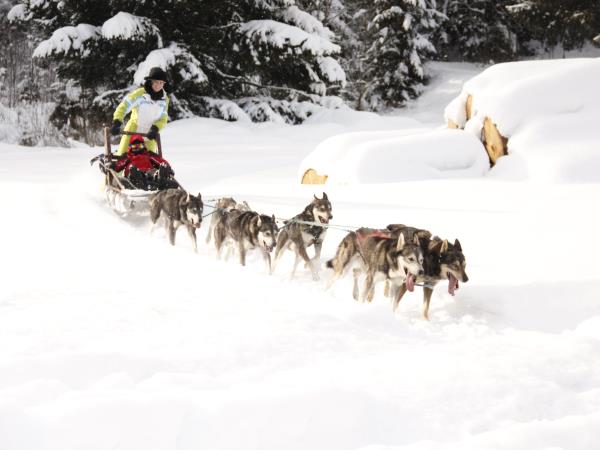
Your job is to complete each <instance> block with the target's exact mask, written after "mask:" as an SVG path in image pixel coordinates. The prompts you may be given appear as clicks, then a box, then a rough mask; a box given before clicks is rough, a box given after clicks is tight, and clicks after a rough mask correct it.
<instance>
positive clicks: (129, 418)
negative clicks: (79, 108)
mask: <svg viewBox="0 0 600 450" xmlns="http://www.w3.org/2000/svg"><path fill="white" fill-rule="evenodd" d="M446 67H447V68H446ZM468 67H469V66H467V65H460V66H457V65H448V66H444V65H442V64H438V65H436V70H438V73H439V77H438V78H436V79H434V81H433V85H432V89H433V90H434V91H435V92H434V93H432V94H431V95H429V94H428V95H427V96H426V97H424V98H422V99H420V100H419V101H418V102H416V103H414V104H412V105H411V106H410V107H409V109H406V110H405V111H403V112H401V114H399V115H395V116H387V117H380V116H376V115H374V114H369V113H360V112H356V111H349V110H347V109H339V110H335V111H329V112H327V113H325V112H323V113H318V114H315V115H313V116H311V118H310V119H309V120H308V121H307V122H308V123H306V124H304V125H301V126H295V127H293V126H289V125H285V124H276V123H272V122H269V123H259V124H256V123H249V122H226V121H221V120H216V119H197V118H196V119H186V120H181V121H177V122H173V123H170V124H168V125H167V127H166V128H165V130H164V133H163V136H162V141H163V145H164V149H165V156H166V157H167V158H168V159H169V160H170V161H171V163H172V164H173V166H174V168H175V171H176V175H177V178H178V179H179V180H180V181H181V183H182V184H183V186H185V187H186V188H187V189H188V190H190V191H191V192H198V191H200V192H201V193H202V195H203V197H204V198H205V199H206V200H208V199H210V198H214V197H217V196H226V195H227V196H228V195H232V196H233V197H234V198H236V199H237V200H239V201H241V200H247V201H248V202H249V204H250V205H251V206H252V207H253V208H255V209H256V210H258V211H261V212H265V213H273V214H275V215H276V216H277V217H281V218H289V217H292V216H293V215H295V214H297V213H299V212H300V211H301V210H302V209H303V208H304V206H305V205H306V204H307V203H308V202H309V201H310V199H311V198H312V197H313V195H314V194H317V195H319V196H320V195H321V192H322V191H323V190H326V192H327V194H328V196H329V198H330V199H331V201H332V203H333V215H334V218H333V221H332V224H333V225H336V226H339V227H342V228H345V227H350V226H374V227H381V226H385V225H386V224H388V223H390V222H395V223H398V222H400V223H406V224H410V225H414V226H419V227H424V228H427V229H429V230H431V231H432V232H433V233H435V234H438V235H440V236H442V237H444V238H448V239H451V240H453V239H454V238H459V239H460V242H461V244H462V247H463V249H464V252H465V255H466V259H467V272H468V275H469V278H470V280H469V282H468V283H465V284H461V286H460V289H459V290H458V291H457V294H456V296H455V297H450V296H449V295H448V294H447V291H446V286H445V285H442V284H440V286H438V287H437V288H436V289H435V292H434V294H433V299H432V304H431V311H430V318H431V320H430V321H429V322H426V321H424V320H423V319H422V318H421V313H420V309H421V292H420V289H417V290H416V292H415V293H408V294H407V295H406V297H405V298H404V299H403V300H402V302H401V303H400V308H399V311H398V312H397V313H396V314H395V315H394V314H392V312H391V307H390V305H389V303H388V301H387V300H386V299H385V298H384V297H383V295H382V292H381V291H382V289H378V291H377V293H376V297H375V299H374V301H373V302H372V303H370V304H361V303H357V302H355V301H354V300H352V297H351V288H352V286H351V285H352V283H351V280H350V279H349V278H345V279H342V280H340V281H339V282H338V283H336V284H335V285H334V286H333V287H332V288H331V289H330V290H325V285H326V284H327V282H328V280H329V277H330V276H331V273H330V272H328V271H327V270H326V269H325V268H322V271H321V275H322V279H321V280H320V281H319V282H314V281H312V278H311V276H310V273H309V272H308V271H307V270H305V269H303V268H302V265H300V267H299V269H298V273H297V275H296V278H295V279H293V280H290V276H289V274H290V271H291V267H292V264H293V256H292V255H291V254H286V255H285V256H284V257H283V258H282V260H281V262H280V264H279V265H278V267H277V269H276V271H275V273H274V274H273V275H272V276H268V275H266V274H265V268H264V265H263V262H262V260H261V258H260V256H258V255H252V256H251V257H250V258H249V260H248V263H247V266H246V267H241V266H239V264H237V261H236V260H235V258H232V259H231V260H229V261H218V260H216V258H215V251H214V249H213V248H212V247H210V246H207V245H206V244H204V242H203V238H204V233H205V232H206V229H207V227H206V225H203V227H202V228H201V230H200V233H199V238H200V239H199V252H198V254H195V253H194V252H193V250H192V245H191V242H190V240H189V239H188V236H187V235H186V233H185V232H184V231H182V230H180V231H179V233H178V235H177V242H176V245H175V246H174V247H172V246H170V245H169V244H168V242H167V240H166V238H165V235H164V232H163V231H162V230H156V231H155V232H154V234H150V231H149V228H150V225H149V223H148V221H147V219H144V218H140V219H137V220H136V219H129V220H125V219H121V218H120V217H118V216H117V215H115V214H114V213H113V212H112V211H110V210H109V209H108V208H107V207H106V205H105V203H104V199H103V194H102V189H101V183H100V179H101V177H100V173H99V172H98V170H97V168H95V167H94V168H90V167H89V164H88V161H89V159H90V158H91V157H92V156H94V155H96V154H98V153H100V152H101V150H102V149H101V148H78V149H64V148H24V147H19V146H15V145H9V144H0V154H1V159H2V164H1V165H0V186H1V189H0V203H1V204H2V205H3V208H4V209H5V211H6V212H7V214H6V215H5V220H3V221H2V229H1V231H2V233H0V248H2V257H3V258H2V260H3V267H2V274H3V276H2V289H1V290H0V443H1V444H0V447H1V448H2V450H32V449H36V450H54V449H60V450H75V449H82V448H85V449H91V450H94V449H102V450H104V449H117V448H123V449H131V450H137V449H140V450H141V449H143V450H166V449H169V450H174V449H177V450H188V449H190V450H191V449H198V448H208V449H214V450H224V449H240V448H244V449H257V450H258V449H261V450H269V449H284V448H285V449H290V450H295V449H302V450H304V449H328V450H347V449H360V450H383V449H385V450H398V449H401V450H425V449H427V450H429V449H433V450H449V449H477V450H499V449H506V448H510V449H527V450H549V449H558V448H564V449H569V450H591V449H594V448H596V446H597V442H598V439H599V438H600V432H599V431H598V430H600V426H599V425H600V414H599V413H598V411H600V336H599V333H598V325H599V324H600V301H599V294H600V276H599V273H598V269H597V262H596V259H597V254H598V252H599V251H600V245H599V244H598V243H597V239H595V233H596V232H597V230H598V229H599V228H600V217H599V216H598V214H596V212H595V209H594V207H593V205H595V204H596V203H597V199H598V196H599V195H600V185H599V184H598V183H587V184H585V183H581V182H573V183H569V184H564V183H557V182H553V181H552V180H547V182H546V183H544V184H540V183H538V182H537V181H536V180H535V179H533V178H525V179H521V180H520V181H519V182H515V181H511V180H510V179H507V178H506V179H505V178H503V179H498V178H494V177H490V176H487V177H476V178H460V179H427V180H418V181H401V182H394V183H369V184H360V183H356V184H349V185H331V186H329V185H326V186H305V185H299V184H298V182H297V171H298V167H299V164H300V162H301V161H302V160H303V159H304V158H305V157H306V156H307V155H308V154H310V153H311V152H312V150H313V149H314V148H315V147H316V146H317V145H319V144H320V143H322V142H323V141H324V140H325V139H327V138H331V137H333V136H335V135H339V134H344V135H345V136H346V138H347V137H348V136H349V135H348V133H350V132H355V133H363V136H364V142H368V139H367V138H368V133H376V134H378V135H379V136H380V137H381V136H383V137H385V136H388V135H389V136H393V135H394V134H396V133H398V132H400V131H403V132H405V133H406V134H407V137H408V136H413V137H415V138H416V137H418V136H423V135H426V134H428V133H430V132H438V131H440V130H439V129H437V128H435V129H434V127H437V126H438V125H441V124H442V119H443V118H442V111H443V107H444V106H445V105H446V104H447V100H448V97H454V96H456V95H458V93H459V91H460V89H461V86H462V82H463V81H465V80H466V79H468V78H471V77H472V76H473V75H474V74H475V73H476V72H477V71H478V70H479V69H478V68H477V67H475V66H471V69H470V71H469V70H468ZM442 80H445V81H442ZM452 87H454V90H453V91H452V89H451V88H452ZM435 93H437V97H438V98H437V101H436V94H435ZM315 116H318V117H315ZM436 117H437V119H435V118H436ZM415 118H419V119H420V120H419V121H417V120H415ZM417 129H418V130H419V131H415V130H417ZM432 129H433V130H432ZM408 133H410V134H408ZM458 134H459V135H460V134H468V133H458ZM340 139H341V137H340ZM361 139H362V138H361ZM357 140H358V139H357ZM350 142H351V141H350ZM357 144H358V142H357ZM506 159H508V158H506ZM579 169H581V168H579ZM579 169H573V177H574V178H576V177H578V176H582V177H583V178H584V179H585V175H586V173H585V172H579ZM205 220H208V218H207V219H205ZM344 235H345V231H344V230H343V229H341V228H332V229H331V230H329V232H328V234H327V237H326V238H325V242H324V247H323V260H326V259H328V258H330V257H331V256H332V255H333V254H334V253H335V249H336V246H337V244H338V243H339V241H340V240H341V239H342V238H343V236H344ZM310 254H311V255H312V253H310Z"/></svg>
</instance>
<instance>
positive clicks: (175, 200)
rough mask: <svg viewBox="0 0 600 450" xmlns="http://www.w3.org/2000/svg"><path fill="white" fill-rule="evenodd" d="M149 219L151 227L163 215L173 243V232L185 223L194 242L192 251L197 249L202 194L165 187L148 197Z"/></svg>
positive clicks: (172, 243)
mask: <svg viewBox="0 0 600 450" xmlns="http://www.w3.org/2000/svg"><path fill="white" fill-rule="evenodd" d="M149 203H150V220H151V221H152V228H153V229H154V226H155V225H156V222H157V221H158V219H159V217H161V216H162V217H164V218H165V220H166V224H167V230H168V233H169V242H171V245H175V234H176V233H177V229H178V228H179V227H180V226H181V225H185V227H186V228H187V231H188V234H189V235H190V238H191V239H192V241H193V242H194V251H196V252H197V251H198V244H197V241H196V229H197V228H200V225H201V223H202V210H203V206H204V205H203V204H202V196H201V195H200V194H198V196H194V195H192V194H188V193H187V192H185V191H184V190H182V189H166V190H164V191H160V192H158V193H156V194H154V195H152V196H151V197H150V200H149Z"/></svg>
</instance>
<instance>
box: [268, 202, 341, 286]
mask: <svg viewBox="0 0 600 450" xmlns="http://www.w3.org/2000/svg"><path fill="white" fill-rule="evenodd" d="M332 218H333V215H332V214H331V202H330V201H329V199H328V198H327V194H326V193H325V192H323V196H322V198H317V196H316V195H315V196H314V199H313V200H312V201H311V202H310V203H309V204H308V205H307V206H306V207H305V208H304V211H302V212H301V213H300V214H298V215H296V216H294V217H293V218H292V219H290V220H287V221H285V226H284V227H283V228H282V229H281V231H280V232H279V236H278V237H277V248H276V250H275V261H274V264H273V266H274V267H275V266H276V265H277V263H278V262H279V260H280V259H281V256H282V255H283V253H284V252H285V250H286V249H289V250H292V251H293V252H294V253H295V255H296V259H295V261H294V268H293V269H292V275H291V276H292V277H293V276H294V275H295V273H296V268H297V267H298V263H299V262H300V259H303V260H304V262H305V264H306V265H307V266H308V267H309V268H310V270H311V272H312V277H313V279H314V280H318V279H319V265H320V259H321V248H322V247H323V240H324V239H325V234H326V233H327V228H326V227H323V226H320V225H309V224H306V223H301V222H315V223H317V224H323V225H326V224H328V223H329V221H330V220H331V219H332ZM311 245H314V247H315V256H314V257H313V258H312V259H311V258H309V256H308V253H307V251H306V249H307V248H308V247H310V246H311Z"/></svg>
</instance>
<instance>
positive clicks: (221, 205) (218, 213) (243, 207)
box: [206, 197, 250, 244]
mask: <svg viewBox="0 0 600 450" xmlns="http://www.w3.org/2000/svg"><path fill="white" fill-rule="evenodd" d="M214 208H215V210H214V212H213V215H212V217H211V219H210V225H209V227H208V234H207V235H206V243H207V244H210V239H211V238H212V236H213V233H214V230H215V225H216V224H217V222H218V221H219V220H221V219H222V218H223V213H224V212H229V211H231V210H232V209H238V210H240V211H250V206H249V205H248V203H247V202H246V201H245V200H244V201H243V202H242V203H237V202H236V201H235V200H234V199H233V198H231V197H223V198H220V199H219V200H217V203H216V204H215V206H214Z"/></svg>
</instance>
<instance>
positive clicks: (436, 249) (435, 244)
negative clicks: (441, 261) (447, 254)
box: [428, 239, 443, 256]
mask: <svg viewBox="0 0 600 450" xmlns="http://www.w3.org/2000/svg"><path fill="white" fill-rule="evenodd" d="M442 243H443V242H442V241H441V240H439V239H435V240H433V241H430V242H429V247H428V250H429V252H430V253H433V254H436V255H438V256H439V254H440V251H441V250H442Z"/></svg>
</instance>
